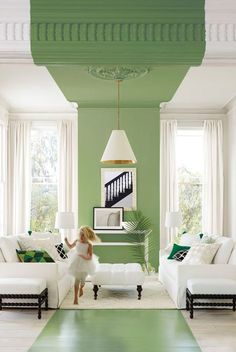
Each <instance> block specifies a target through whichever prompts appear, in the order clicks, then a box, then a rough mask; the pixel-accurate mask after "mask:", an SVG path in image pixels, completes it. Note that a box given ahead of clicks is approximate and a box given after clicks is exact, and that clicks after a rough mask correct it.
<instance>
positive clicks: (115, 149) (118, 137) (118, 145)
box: [101, 130, 137, 164]
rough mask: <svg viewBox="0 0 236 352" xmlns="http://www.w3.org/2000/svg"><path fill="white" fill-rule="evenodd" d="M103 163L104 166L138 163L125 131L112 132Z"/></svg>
mask: <svg viewBox="0 0 236 352" xmlns="http://www.w3.org/2000/svg"><path fill="white" fill-rule="evenodd" d="M101 162H102V163H104V164H135V163H136V162H137V160H136V158H135V155H134V152H133V150H132V148H131V146H130V144H129V140H128V138H127V136H126V133H125V131H124V130H113V131H112V132H111V135H110V138H109V140H108V142H107V146H106V148H105V150H104V153H103V156H102V159H101Z"/></svg>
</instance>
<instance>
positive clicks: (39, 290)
mask: <svg viewBox="0 0 236 352" xmlns="http://www.w3.org/2000/svg"><path fill="white" fill-rule="evenodd" d="M5 299H6V300H7V301H5V302H3V300H5ZM32 299H33V300H36V301H35V302H29V301H28V302H27V300H32ZM9 300H10V301H9ZM15 300H17V302H15ZM18 300H20V301H18ZM43 303H45V308H46V310H47V309H48V289H47V287H46V280H44V279H33V278H32V279H31V278H2V279H0V310H2V307H37V308H38V318H39V319H41V307H42V304H43Z"/></svg>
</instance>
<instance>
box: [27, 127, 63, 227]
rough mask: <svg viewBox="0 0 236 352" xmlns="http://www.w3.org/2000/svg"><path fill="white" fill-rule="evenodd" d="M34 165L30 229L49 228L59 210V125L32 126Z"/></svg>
mask: <svg viewBox="0 0 236 352" xmlns="http://www.w3.org/2000/svg"><path fill="white" fill-rule="evenodd" d="M31 165H32V168H31V170H32V191H31V230H33V231H50V230H53V229H54V223H55V214H56V212H57V129H56V126H53V127H52V126H49V127H48V126H45V125H44V127H43V128H41V127H34V126H32V130H31Z"/></svg>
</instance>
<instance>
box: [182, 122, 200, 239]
mask: <svg viewBox="0 0 236 352" xmlns="http://www.w3.org/2000/svg"><path fill="white" fill-rule="evenodd" d="M177 177H178V188H179V208H180V210H181V212H182V216H183V229H182V230H186V231H187V232H188V233H192V234H194V233H198V232H201V231H202V179H203V130H202V129H192V130H190V129H189V130H188V129H179V130H178V133H177Z"/></svg>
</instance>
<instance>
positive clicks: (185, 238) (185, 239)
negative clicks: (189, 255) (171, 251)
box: [178, 233, 201, 247]
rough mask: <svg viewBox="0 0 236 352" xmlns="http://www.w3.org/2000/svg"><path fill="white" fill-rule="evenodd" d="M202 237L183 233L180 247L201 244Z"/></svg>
mask: <svg viewBox="0 0 236 352" xmlns="http://www.w3.org/2000/svg"><path fill="white" fill-rule="evenodd" d="M200 241H201V237H200V234H197V235H191V234H190V233H183V234H182V235H181V237H180V240H179V243H178V244H179V245H180V246H190V247H191V246H192V245H193V244H195V243H200Z"/></svg>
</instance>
